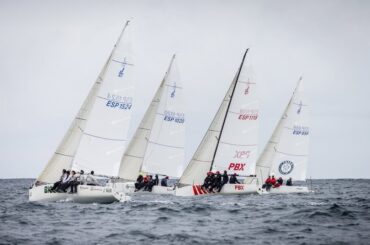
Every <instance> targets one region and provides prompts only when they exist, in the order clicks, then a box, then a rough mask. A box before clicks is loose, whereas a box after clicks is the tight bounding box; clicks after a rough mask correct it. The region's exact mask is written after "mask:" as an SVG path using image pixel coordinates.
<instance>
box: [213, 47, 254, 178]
mask: <svg viewBox="0 0 370 245" xmlns="http://www.w3.org/2000/svg"><path fill="white" fill-rule="evenodd" d="M248 50H249V48H247V50H246V51H245V52H244V55H243V59H242V63H241V64H240V67H239V71H238V74H237V75H236V78H235V84H234V87H233V91H232V92H231V96H230V101H229V104H228V105H227V109H226V115H225V117H224V120H223V122H222V126H221V130H220V135H219V137H218V139H217V144H216V148H215V151H214V153H213V157H212V163H211V166H210V168H209V171H212V167H213V163H214V161H215V158H216V154H217V149H218V145H219V144H220V139H221V136H222V131H223V129H224V126H225V122H226V119H227V116H228V111H229V109H230V105H231V101H232V99H233V96H234V92H235V88H236V85H237V84H238V80H239V76H240V72H241V70H242V68H243V65H244V60H245V57H246V56H247V53H248Z"/></svg>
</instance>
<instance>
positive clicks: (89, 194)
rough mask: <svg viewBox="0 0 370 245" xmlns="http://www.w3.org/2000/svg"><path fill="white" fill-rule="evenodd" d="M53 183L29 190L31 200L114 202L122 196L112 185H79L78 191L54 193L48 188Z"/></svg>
mask: <svg viewBox="0 0 370 245" xmlns="http://www.w3.org/2000/svg"><path fill="white" fill-rule="evenodd" d="M50 187H51V185H41V186H34V187H32V188H31V189H30V190H29V201H30V202H63V201H67V202H76V203H102V204H107V203H113V202H116V201H120V200H121V199H122V197H120V195H119V194H118V193H114V192H113V189H112V187H110V186H88V185H79V186H78V187H77V193H75V194H67V193H52V192H49V191H48V189H49V188H50Z"/></svg>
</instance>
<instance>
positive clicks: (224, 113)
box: [175, 49, 258, 196]
mask: <svg viewBox="0 0 370 245" xmlns="http://www.w3.org/2000/svg"><path fill="white" fill-rule="evenodd" d="M247 52H248V49H247V50H246V52H245V54H244V56H243V60H242V63H241V65H240V67H239V69H238V72H237V74H236V77H235V79H234V80H233V82H232V83H231V85H230V88H229V90H228V92H227V93H226V96H225V98H224V100H223V102H222V104H221V106H220V107H219V109H218V111H217V113H216V115H215V117H214V119H213V121H212V123H211V125H210V127H209V128H208V130H207V132H206V134H205V136H204V138H203V140H202V142H201V143H200V145H199V146H198V149H197V150H196V152H195V154H194V156H193V157H192V159H191V161H190V163H189V164H188V166H187V168H186V169H185V171H184V173H183V174H182V176H181V178H180V181H179V185H178V187H177V188H176V190H175V194H176V195H177V196H193V195H204V194H208V192H207V191H206V190H204V189H202V188H201V185H202V184H203V182H204V179H205V177H206V174H207V172H208V171H220V172H222V171H224V170H227V171H228V174H234V173H235V174H238V175H239V176H243V177H245V182H244V183H243V184H225V185H224V186H223V187H222V189H221V192H220V194H245V193H256V192H257V179H256V178H255V177H253V176H252V177H251V175H254V174H255V163H256V155H257V140H258V100H257V98H256V83H255V81H254V79H253V77H252V74H251V69H249V68H250V67H248V66H247V65H246V64H244V63H245V62H244V61H245V57H246V55H247Z"/></svg>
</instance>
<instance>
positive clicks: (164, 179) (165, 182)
mask: <svg viewBox="0 0 370 245" xmlns="http://www.w3.org/2000/svg"><path fill="white" fill-rule="evenodd" d="M167 180H168V176H166V177H164V178H163V179H162V180H161V186H167Z"/></svg>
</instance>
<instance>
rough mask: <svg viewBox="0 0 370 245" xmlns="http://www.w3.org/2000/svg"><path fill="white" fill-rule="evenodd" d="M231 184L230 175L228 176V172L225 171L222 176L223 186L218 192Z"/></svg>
mask: <svg viewBox="0 0 370 245" xmlns="http://www.w3.org/2000/svg"><path fill="white" fill-rule="evenodd" d="M228 182H229V175H227V171H226V170H224V173H223V174H222V182H221V186H220V189H219V190H218V192H220V191H221V189H222V187H223V186H224V185H225V184H227V183H228Z"/></svg>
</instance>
